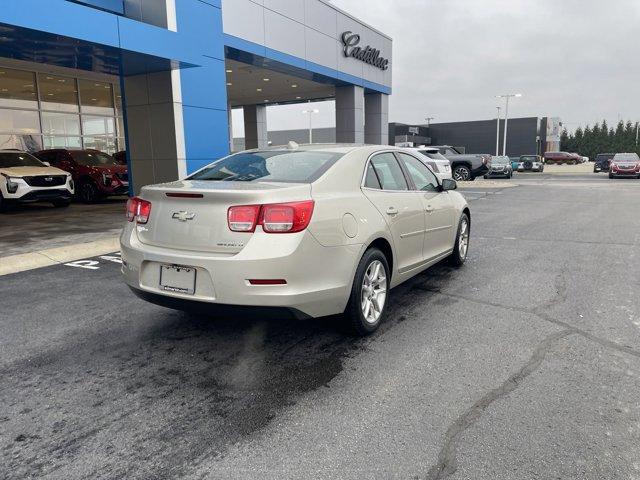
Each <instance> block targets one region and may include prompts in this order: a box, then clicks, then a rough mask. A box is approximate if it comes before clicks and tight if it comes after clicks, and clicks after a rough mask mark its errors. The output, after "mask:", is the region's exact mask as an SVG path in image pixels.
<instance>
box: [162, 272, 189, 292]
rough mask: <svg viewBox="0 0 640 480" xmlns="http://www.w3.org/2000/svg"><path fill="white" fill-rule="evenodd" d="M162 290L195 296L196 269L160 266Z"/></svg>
mask: <svg viewBox="0 0 640 480" xmlns="http://www.w3.org/2000/svg"><path fill="white" fill-rule="evenodd" d="M160 289H161V290H166V291H168V292H177V293H186V294H187V295H193V294H194V293H195V291H196V269H195V268H193V267H183V266H180V265H160Z"/></svg>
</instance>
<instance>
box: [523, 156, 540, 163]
mask: <svg viewBox="0 0 640 480" xmlns="http://www.w3.org/2000/svg"><path fill="white" fill-rule="evenodd" d="M520 160H521V161H522V162H526V161H527V160H530V161H532V162H537V161H538V157H537V156H536V155H522V156H521V157H520Z"/></svg>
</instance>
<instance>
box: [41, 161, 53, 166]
mask: <svg viewBox="0 0 640 480" xmlns="http://www.w3.org/2000/svg"><path fill="white" fill-rule="evenodd" d="M42 163H44V165H45V166H46V167H50V166H51V164H50V163H49V162H42Z"/></svg>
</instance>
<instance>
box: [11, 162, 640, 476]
mask: <svg viewBox="0 0 640 480" xmlns="http://www.w3.org/2000/svg"><path fill="white" fill-rule="evenodd" d="M514 179H517V180H518V183H519V185H518V186H515V187H512V188H502V187H500V186H491V187H489V188H483V187H481V183H478V184H477V186H476V185H474V184H469V185H466V186H465V188H464V189H463V190H462V191H463V192H464V193H465V195H466V196H467V197H468V198H469V200H470V203H471V207H472V238H471V250H470V254H469V255H470V256H469V260H468V262H467V264H466V265H465V266H464V267H463V268H462V269H460V270H452V269H450V268H448V267H446V266H443V265H438V266H436V267H434V268H432V269H430V270H428V271H427V272H425V273H424V274H422V275H419V276H418V277H416V278H414V279H412V280H410V281H409V282H407V283H405V284H403V285H401V286H400V287H398V288H397V289H396V290H394V291H393V294H392V296H391V303H390V314H389V319H388V321H387V323H386V324H385V325H384V326H383V327H382V328H381V329H380V331H378V332H377V333H376V334H375V335H373V336H371V337H369V338H366V339H355V338H352V337H348V336H346V335H345V334H344V333H343V331H342V329H341V324H340V319H338V318H328V319H322V320H314V321H304V322H300V321H287V320H277V319H275V320H273V319H271V320H265V319H261V318H224V319H220V318H218V319H214V318H203V317H196V316H189V315H186V314H183V313H179V312H175V311H171V310H166V309H162V308H160V307H156V306H152V305H149V304H146V303H144V302H142V301H141V300H138V299H137V298H135V297H133V295H132V294H130V292H129V291H128V289H127V288H126V287H125V286H124V285H123V284H122V282H120V279H119V268H120V265H119V263H118V257H117V255H107V256H103V257H101V258H94V259H91V262H85V263H83V264H74V265H70V266H66V265H60V266H55V267H48V268H43V269H38V270H32V271H29V272H22V273H18V274H12V275H8V276H4V277H0V304H1V305H2V307H1V308H0V329H1V331H2V334H1V336H0V339H1V343H0V377H1V378H2V382H1V384H0V477H1V478H11V479H14V478H15V479H22V478H32V477H48V478H65V479H68V478H109V479H110V478H127V479H131V478H175V477H181V478H194V479H199V478H212V479H229V478H234V479H235V478H237V479H248V478H256V479H271V478H273V479H280V478H322V479H325V478H326V479H334V478H335V479H351V478H353V479H360V478H370V479H373V478H375V479H378V478H379V479H396V478H397V479H438V478H439V479H444V478H450V479H492V480H495V479H518V480H523V479H540V478H543V479H547V478H561V479H599V480H600V479H605V478H606V479H638V478H640V449H639V448H638V445H639V444H640V402H639V401H638V398H640V296H639V294H638V293H639V287H640V285H639V282H638V278H639V276H638V272H639V271H640V216H639V215H638V203H639V200H640V181H634V180H616V181H611V180H609V179H607V178H606V176H598V175H586V174H575V175H567V176H556V177H553V176H549V175H530V176H526V174H525V175H522V176H520V175H518V176H517V177H514ZM492 185H493V184H492ZM0 261H1V260H0Z"/></svg>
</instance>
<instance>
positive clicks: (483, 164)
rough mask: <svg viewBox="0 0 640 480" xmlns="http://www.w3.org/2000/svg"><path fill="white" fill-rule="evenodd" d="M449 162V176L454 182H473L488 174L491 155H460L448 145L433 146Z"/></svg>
mask: <svg viewBox="0 0 640 480" xmlns="http://www.w3.org/2000/svg"><path fill="white" fill-rule="evenodd" d="M434 147H435V148H437V149H438V150H440V153H441V154H442V155H444V156H445V157H447V159H448V160H449V161H450V162H451V175H452V176H453V179H454V180H456V181H458V182H459V181H466V180H475V179H476V177H482V176H484V175H485V174H486V173H488V172H489V170H490V168H491V155H489V154H484V153H482V154H472V153H460V152H459V151H458V150H457V149H456V148H455V147H452V146H450V145H434Z"/></svg>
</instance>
